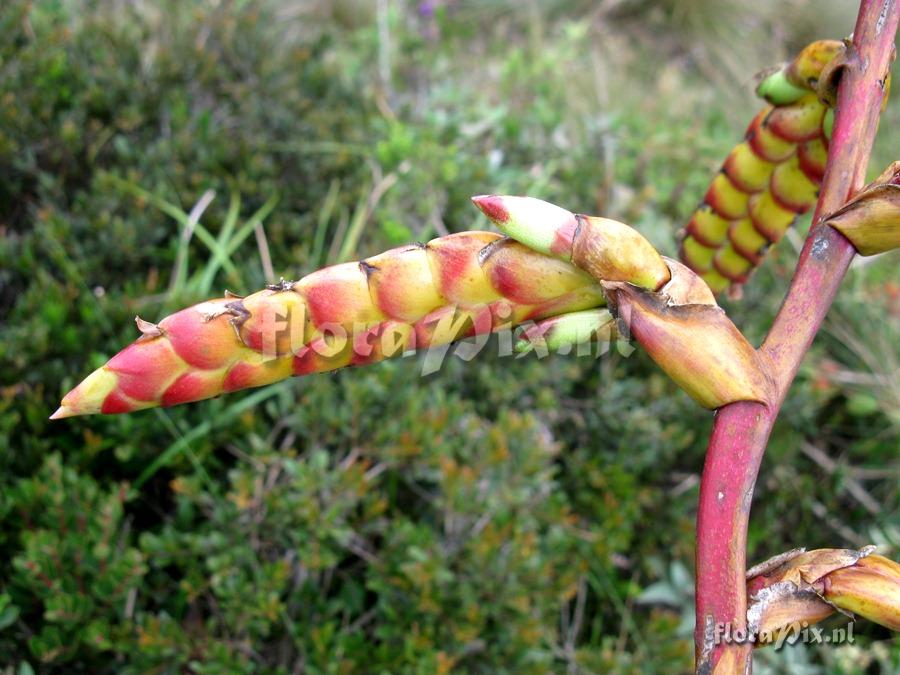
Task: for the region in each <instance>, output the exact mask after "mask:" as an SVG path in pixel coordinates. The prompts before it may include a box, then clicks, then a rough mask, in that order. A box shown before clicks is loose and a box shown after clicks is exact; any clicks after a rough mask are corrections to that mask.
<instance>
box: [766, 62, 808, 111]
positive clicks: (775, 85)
mask: <svg viewBox="0 0 900 675" xmlns="http://www.w3.org/2000/svg"><path fill="white" fill-rule="evenodd" d="M808 93H809V92H808V91H807V90H806V89H801V88H800V87H797V86H794V85H793V84H791V83H790V81H789V80H788V79H787V76H786V75H785V72H784V69H783V68H782V69H779V70H776V71H775V72H774V73H772V74H771V75H769V76H767V77H765V78H763V80H762V82H760V83H759V85H757V87H756V95H757V96H759V97H761V98H764V99H766V100H767V101H768V102H769V103H771V104H772V105H787V104H789V103H793V102H794V101H796V100H798V99H799V98H800V97H801V96H803V95H805V94H808Z"/></svg>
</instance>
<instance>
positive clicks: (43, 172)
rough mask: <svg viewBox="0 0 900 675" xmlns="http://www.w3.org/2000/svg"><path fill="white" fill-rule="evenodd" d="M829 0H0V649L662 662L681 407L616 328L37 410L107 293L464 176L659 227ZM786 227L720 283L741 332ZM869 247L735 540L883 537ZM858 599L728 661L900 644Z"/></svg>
mask: <svg viewBox="0 0 900 675" xmlns="http://www.w3.org/2000/svg"><path fill="white" fill-rule="evenodd" d="M853 4H854V3H852V2H846V3H837V2H835V3H819V2H814V1H813V0H788V1H786V2H784V1H782V2H776V1H775V0H759V1H758V2H754V3H742V2H737V0H728V1H726V2H719V1H715V0H689V1H677V0H665V1H663V2H656V1H650V0H590V1H588V0H549V1H546V2H537V1H531V2H515V1H513V0H491V1H488V2H461V1H460V2H456V1H452V0H431V1H430V2H413V1H411V0H378V1H372V2H363V1H362V0H356V1H354V0H339V1H337V2H327V1H324V0H319V1H317V0H307V1H300V0H243V1H241V0H209V1H207V2H199V1H193V2H178V1H176V0H158V1H155V2H150V1H146V0H132V1H129V2H125V1H122V0H32V1H27V0H4V2H3V3H2V5H0V234H2V241H0V331H2V339H0V672H2V673H4V674H5V675H6V674H9V675H12V674H21V675H25V674H27V673H33V672H47V673H144V672H150V673H180V672H189V673H243V672H248V673H249V672H259V673H300V672H308V673H357V672H364V673H446V672H466V673H469V672H471V673H547V672H558V673H563V672H565V673H602V672H616V673H632V672H633V673H652V672H659V673H677V672H687V671H689V670H690V668H691V664H692V654H693V648H692V643H691V638H690V633H691V630H692V625H693V617H692V596H691V593H692V572H693V545H694V535H693V528H694V517H695V503H696V499H697V484H698V475H699V471H700V469H701V467H702V460H703V452H704V446H705V437H706V434H707V432H708V430H709V428H710V423H711V415H710V414H709V413H707V412H705V411H702V410H699V409H698V408H697V407H696V406H694V405H693V404H692V402H691V401H690V400H689V399H688V398H687V396H686V395H685V394H683V393H682V392H681V391H679V390H678V389H677V388H676V387H675V386H674V385H673V384H672V383H671V382H669V381H668V380H667V378H666V377H664V376H663V375H662V374H661V373H660V371H658V370H657V369H656V367H655V366H654V365H653V364H652V363H651V362H650V361H649V359H648V358H647V357H646V355H644V354H643V353H641V352H640V351H637V352H635V353H634V354H632V355H631V356H630V357H628V358H623V357H622V356H620V355H610V356H607V357H604V358H603V359H601V360H599V361H596V360H592V359H589V358H574V357H571V358H565V357H552V358H550V359H545V360H541V361H539V360H537V359H535V358H529V359H520V360H512V359H500V358H498V357H497V356H496V351H497V350H496V349H487V350H485V351H484V352H483V353H482V354H481V355H480V356H479V357H478V358H476V359H475V360H474V361H473V362H470V363H464V362H462V361H460V360H459V359H455V358H450V359H449V360H448V361H447V363H446V364H445V366H444V368H443V369H442V370H441V371H440V372H439V373H437V374H435V375H431V376H428V377H426V378H422V377H421V376H420V367H419V366H420V364H419V363H418V362H417V361H416V360H414V359H404V360H401V361H396V362H388V363H383V364H380V365H375V366H371V367H367V368H364V369H355V370H353V371H352V372H349V371H348V372H339V373H336V374H334V375H323V376H318V377H310V378H304V379H295V380H291V381H288V382H283V383H280V384H278V385H275V386H272V387H269V388H265V389H261V390H256V391H250V392H241V393H237V394H232V395H229V396H225V397H222V398H220V399H217V400H212V401H206V402H202V403H198V404H194V405H189V406H183V407H178V408H174V409H167V410H155V411H146V412H141V413H137V414H133V415H128V416H117V417H108V418H102V417H92V418H75V419H68V420H64V421H62V422H55V423H51V422H49V421H48V420H47V416H48V415H49V414H50V413H51V412H52V411H53V410H54V409H55V407H56V405H57V403H58V401H59V399H60V397H61V395H62V394H63V393H65V392H66V391H67V390H68V389H69V388H71V387H72V386H73V385H74V384H76V383H77V382H78V381H79V380H80V379H81V378H82V377H84V376H85V375H86V374H87V373H89V372H90V371H91V370H92V369H94V368H96V367H98V366H100V365H102V363H103V362H105V360H106V359H107V358H109V357H110V356H111V355H112V354H114V353H115V352H116V351H117V350H118V349H119V348H120V347H122V346H123V345H125V344H126V343H128V342H130V341H131V340H132V339H133V338H134V337H135V336H136V334H137V333H136V330H135V328H134V324H133V317H134V315H135V314H138V313H140V314H141V315H142V316H143V317H145V318H147V319H150V320H156V319H159V318H161V317H162V316H164V315H165V314H167V313H169V312H171V311H173V310H175V309H177V308H180V307H182V306H184V305H186V304H189V303H193V302H196V301H199V300H201V299H204V298H206V297H209V296H212V295H218V294H219V293H220V292H221V291H222V289H223V288H226V287H227V288H229V289H230V290H232V291H235V292H239V293H244V292H250V291H253V290H255V289H258V288H260V287H261V286H262V285H263V284H264V283H266V282H267V281H271V280H273V279H277V278H278V277H281V276H284V277H285V278H289V279H296V278H299V277H300V276H302V275H303V274H306V273H308V272H310V271H312V270H313V269H315V268H318V267H320V266H322V265H325V264H328V263H332V262H336V261H338V260H342V259H352V258H357V257H362V256H366V255H370V254H373V253H376V252H379V251H380V250H383V249H385V248H388V247H390V246H393V245H396V244H399V243H403V242H407V241H411V240H426V239H428V238H430V237H434V236H438V235H440V234H444V233H447V232H454V231H459V230H464V229H485V228H488V227H489V225H488V223H487V221H486V220H485V219H484V218H483V217H482V216H480V214H479V213H478V212H477V210H476V209H474V208H473V207H472V205H471V204H470V203H469V200H468V198H469V196H470V195H472V194H478V193H484V192H500V193H514V194H530V195H533V196H538V197H542V198H544V199H548V200H551V201H554V202H557V203H560V204H563V205H565V206H567V207H568V208H570V209H572V210H575V211H581V212H589V213H598V214H604V215H608V216H611V217H616V218H619V219H622V220H626V221H628V222H630V223H632V224H634V225H636V226H637V227H639V228H640V229H641V230H642V231H643V232H644V233H645V234H646V235H647V236H648V237H649V238H650V239H651V240H652V241H653V242H654V243H655V244H656V245H657V246H658V247H659V248H660V249H661V250H663V251H664V252H667V253H669V254H673V253H674V252H675V233H676V231H677V229H678V228H679V227H680V226H681V225H682V224H683V223H684V221H685V219H686V217H687V216H688V215H689V213H690V212H691V210H692V209H693V207H694V206H695V205H696V203H697V201H698V200H699V199H700V197H701V196H702V194H703V192H704V190H705V187H706V184H707V182H708V181H709V179H710V177H711V176H712V174H713V172H714V171H715V170H716V169H717V168H718V166H719V164H720V162H721V161H722V159H723V158H724V157H725V155H726V153H727V152H728V150H729V149H730V147H731V146H732V145H734V144H735V143H736V142H737V141H738V139H739V138H740V136H741V134H742V132H743V128H744V125H746V123H747V122H748V121H749V119H750V117H751V116H752V112H753V111H754V110H755V109H756V108H757V107H758V106H759V103H758V102H756V101H755V100H754V98H753V94H752V89H753V83H754V79H753V77H754V74H755V73H756V72H757V71H758V70H760V69H762V68H764V67H767V66H769V65H773V64H774V63H777V62H779V61H780V60H782V59H784V58H787V57H788V56H789V55H790V54H792V53H793V52H794V51H796V50H797V49H798V48H800V47H802V46H803V45H804V44H805V43H806V42H808V41H810V40H812V39H815V38H819V37H832V38H836V37H837V38H839V37H843V36H845V35H847V34H848V33H849V32H850V31H851V30H852V25H853V20H854V16H855V7H853ZM898 109H900V108H898V107H893V108H889V110H888V112H887V113H886V115H885V117H884V119H883V121H882V125H881V132H880V135H879V140H878V148H877V150H876V153H875V158H874V160H873V164H872V167H871V171H870V173H871V175H872V176H874V175H877V173H878V172H879V171H880V169H881V168H883V166H884V165H886V164H887V163H888V162H889V161H890V160H892V159H896V148H897V140H898V137H900V132H898V131H897V129H898V125H897V123H898V121H900V113H898ZM210 199H211V201H210ZM205 202H208V206H207V208H206V209H205V210H202V213H201V214H200V220H199V222H200V226H199V227H198V228H196V229H195V231H194V235H193V236H192V237H191V238H187V237H185V236H183V232H184V229H185V228H184V222H185V220H186V218H187V214H188V213H190V212H191V210H192V209H194V208H195V205H197V204H198V203H205ZM199 211H200V209H198V212H199ZM806 226H807V222H806V221H804V222H802V223H800V225H799V228H798V231H797V232H794V233H792V236H790V237H788V238H787V239H786V240H785V241H784V242H783V243H782V244H781V245H780V246H779V247H778V250H777V251H776V252H775V253H774V255H772V256H771V258H770V259H769V260H768V261H767V263H766V265H765V266H764V268H763V269H762V271H761V272H760V273H758V274H757V275H756V276H755V278H754V279H753V282H752V283H751V284H750V286H749V287H748V290H747V292H746V294H745V297H744V299H743V300H742V301H740V302H726V303H725V304H726V305H727V308H728V311H729V312H730V313H731V315H732V316H733V318H734V320H735V321H736V323H737V324H738V325H739V326H741V328H742V329H744V330H745V331H746V333H747V334H748V336H749V337H750V338H751V340H754V341H758V340H759V339H760V338H761V337H762V336H763V335H764V334H765V330H766V327H767V326H768V324H769V322H770V320H771V318H772V316H773V315H774V312H775V311H776V310H777V307H778V303H779V300H780V298H781V296H782V295H783V292H784V290H785V288H786V285H787V282H788V280H789V277H790V270H791V269H792V267H793V264H794V261H795V259H796V256H797V252H798V247H799V244H800V242H801V238H802V233H803V231H804V229H805V227H806ZM898 263H900V257H898V255H897V254H892V255H886V256H881V257H878V258H875V259H867V260H861V261H858V262H857V263H856V264H854V266H853V268H852V270H851V272H850V274H849V276H848V278H847V280H846V282H845V284H844V288H843V290H842V292H841V294H840V298H839V301H838V302H837V304H836V306H835V307H834V309H833V310H832V312H831V314H830V315H829V319H828V322H827V325H826V327H825V329H824V331H823V332H822V334H821V335H820V336H819V338H818V340H817V342H816V344H815V346H814V347H813V349H812V351H811V352H810V354H809V355H808V357H807V359H806V361H805V363H804V366H803V368H802V370H801V372H800V375H799V377H798V379H797V382H796V383H795V385H794V387H793V389H792V390H791V394H790V396H789V399H788V401H787V404H786V406H785V409H784V412H783V415H782V417H781V420H780V422H779V424H778V426H777V427H776V430H775V433H774V437H773V439H772V442H771V446H770V448H769V451H768V454H767V457H766V460H765V462H764V465H763V468H762V473H761V475H760V479H759V482H758V485H757V491H756V501H755V503H754V509H753V516H752V525H751V531H750V544H749V545H750V551H749V558H750V560H751V561H754V562H757V561H759V560H761V559H764V558H765V557H767V556H769V555H772V554H775V553H778V552H781V551H784V550H786V549H789V548H792V547H796V546H807V547H821V546H831V547H836V546H840V547H858V546H860V545H863V544H868V543H875V544H878V545H879V546H880V547H881V551H882V552H883V553H885V554H887V555H892V556H893V557H895V558H897V557H898V555H900V495H898V483H900V462H898V452H897V450H898V446H900V375H898V373H900V370H898V369H900V339H898V337H900V328H898V326H900V274H898ZM845 622H846V619H844V618H835V619H832V620H831V624H830V625H841V624H842V623H845ZM855 635H856V643H855V644H853V645H842V646H819V647H813V646H810V647H802V646H797V647H793V648H785V649H784V650H782V651H781V652H777V653H776V652H760V653H758V654H757V657H756V658H757V664H758V670H757V672H761V673H825V672H828V673H831V672H834V673H838V672H839V673H874V672H900V644H898V642H897V640H896V638H895V639H894V640H892V639H891V634H890V633H889V632H888V631H887V630H885V629H881V628H879V627H877V626H874V625H872V624H869V623H867V622H863V621H861V622H859V623H858V624H857V626H856V631H855Z"/></svg>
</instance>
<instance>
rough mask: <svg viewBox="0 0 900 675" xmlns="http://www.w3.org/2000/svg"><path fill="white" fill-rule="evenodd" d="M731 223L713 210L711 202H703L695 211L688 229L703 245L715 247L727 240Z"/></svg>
mask: <svg viewBox="0 0 900 675" xmlns="http://www.w3.org/2000/svg"><path fill="white" fill-rule="evenodd" d="M729 223H730V221H728V220H725V219H724V218H723V217H722V216H720V215H719V214H718V213H716V212H715V211H713V209H712V207H711V206H710V205H709V204H702V205H701V206H700V208H698V209H697V210H696V211H694V215H693V216H691V220H690V222H688V224H687V227H686V229H687V232H688V234H689V235H691V236H692V237H693V238H694V239H696V240H697V241H698V242H699V243H700V244H702V245H703V246H707V247H709V248H715V247H717V246H718V245H719V244H721V243H722V242H723V241H725V237H726V235H727V234H728V225H729Z"/></svg>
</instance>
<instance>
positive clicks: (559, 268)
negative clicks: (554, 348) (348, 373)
mask: <svg viewBox="0 0 900 675" xmlns="http://www.w3.org/2000/svg"><path fill="white" fill-rule="evenodd" d="M604 304H605V301H604V296H603V293H602V290H601V289H600V287H599V286H598V285H597V284H596V283H595V282H594V280H593V279H592V278H591V277H590V276H589V275H588V274H586V273H585V272H582V271H581V270H578V269H577V268H575V267H573V266H572V265H570V264H568V263H566V262H563V261H561V260H558V259H556V258H553V257H550V256H546V255H542V254H541V253H538V252H535V251H533V250H532V249H529V248H527V247H526V246H524V245H522V244H520V243H518V242H516V241H513V240H511V239H507V238H505V237H503V236H501V235H499V234H496V233H492V232H462V233H459V234H452V235H449V236H446V237H440V238H438V239H433V240H432V241H429V242H428V243H427V244H416V245H411V246H405V247H401V248H396V249H393V250H390V251H387V252H385V253H382V254H380V255H377V256H374V257H372V258H368V259H366V260H363V261H362V262H354V263H343V264H339V265H334V266H331V267H326V268H324V269H321V270H318V271H316V272H313V273H312V274H310V275H308V276H306V277H304V278H303V279H300V280H299V281H296V282H282V283H281V284H277V285H273V286H270V287H268V288H267V289H265V290H262V291H259V292H257V293H254V294H252V295H249V296H247V297H244V298H241V297H237V296H228V297H223V298H217V299H214V300H209V301H207V302H202V303H200V304H197V305H194V306H192V307H188V308H187V309H183V310H181V311H179V312H176V313H175V314H172V315H170V316H168V317H166V318H164V319H163V320H162V321H160V322H159V323H158V324H152V323H149V322H146V321H142V320H140V319H138V321H137V322H138V327H139V328H140V330H141V332H142V335H141V337H140V338H138V339H137V340H136V341H135V342H134V343H132V344H131V345H129V346H128V347H126V348H125V349H123V350H122V351H121V352H119V353H118V354H116V355H115V356H114V357H113V358H112V359H110V360H109V362H108V363H107V364H106V365H104V366H102V367H101V368H99V369H97V370H96V371H94V372H93V373H92V374H91V375H89V376H88V377H87V378H86V379H85V380H84V381H83V382H82V383H81V384H79V385H78V386H77V387H75V389H73V390H72V391H70V392H69V393H68V394H67V395H66V396H65V397H64V398H63V400H62V405H61V407H60V408H59V410H57V411H56V413H55V414H54V415H53V417H54V418H60V417H69V416H72V415H84V414H92V413H124V412H130V411H133V410H140V409H143V408H152V407H155V406H171V405H175V404H178V403H186V402H189V401H198V400H201V399H206V398H210V397H213V396H217V395H219V394H222V393H224V392H229V391H235V390H238V389H245V388H248V387H258V386H261V385H265V384H269V383H272V382H275V381H278V380H282V379H284V378H287V377H290V376H292V375H307V374H310V373H318V372H323V371H330V370H334V369H336V368H341V367H344V366H350V365H363V364H366V363H373V362H375V361H380V360H382V359H385V358H388V357H391V356H397V355H400V354H402V353H404V352H406V351H409V350H413V349H423V348H427V347H430V346H436V345H441V344H447V343H449V342H452V341H454V340H457V339H460V338H463V337H467V336H471V335H475V334H482V333H489V332H492V331H495V330H497V329H499V328H501V327H504V326H508V327H511V326H514V325H517V324H520V323H522V322H524V321H527V320H537V319H542V318H546V317H550V316H555V315H558V314H565V313H568V312H576V311H579V310H584V309H589V308H592V307H598V306H602V305H604Z"/></svg>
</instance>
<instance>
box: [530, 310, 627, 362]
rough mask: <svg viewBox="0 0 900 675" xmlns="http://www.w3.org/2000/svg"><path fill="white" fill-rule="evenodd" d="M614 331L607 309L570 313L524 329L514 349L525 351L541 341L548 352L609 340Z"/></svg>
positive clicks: (613, 322) (611, 318)
mask: <svg viewBox="0 0 900 675" xmlns="http://www.w3.org/2000/svg"><path fill="white" fill-rule="evenodd" d="M614 331H615V321H614V319H613V316H612V314H610V313H609V311H608V310H605V309H589V310H585V311H582V312H571V313H569V314H561V315H560V316H555V317H553V318H552V319H547V320H546V321H541V322H539V323H537V324H535V325H534V326H531V327H530V328H527V329H526V330H524V331H523V332H522V335H521V337H520V338H519V339H518V340H517V341H516V344H515V350H516V352H518V353H519V354H527V353H528V352H530V351H532V350H533V349H534V348H535V346H536V345H538V344H541V345H542V346H543V347H544V348H545V349H546V350H548V351H552V352H558V351H561V350H564V349H566V348H571V347H575V346H577V345H580V344H585V343H588V342H594V341H598V340H611V339H612V337H613V335H614Z"/></svg>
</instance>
